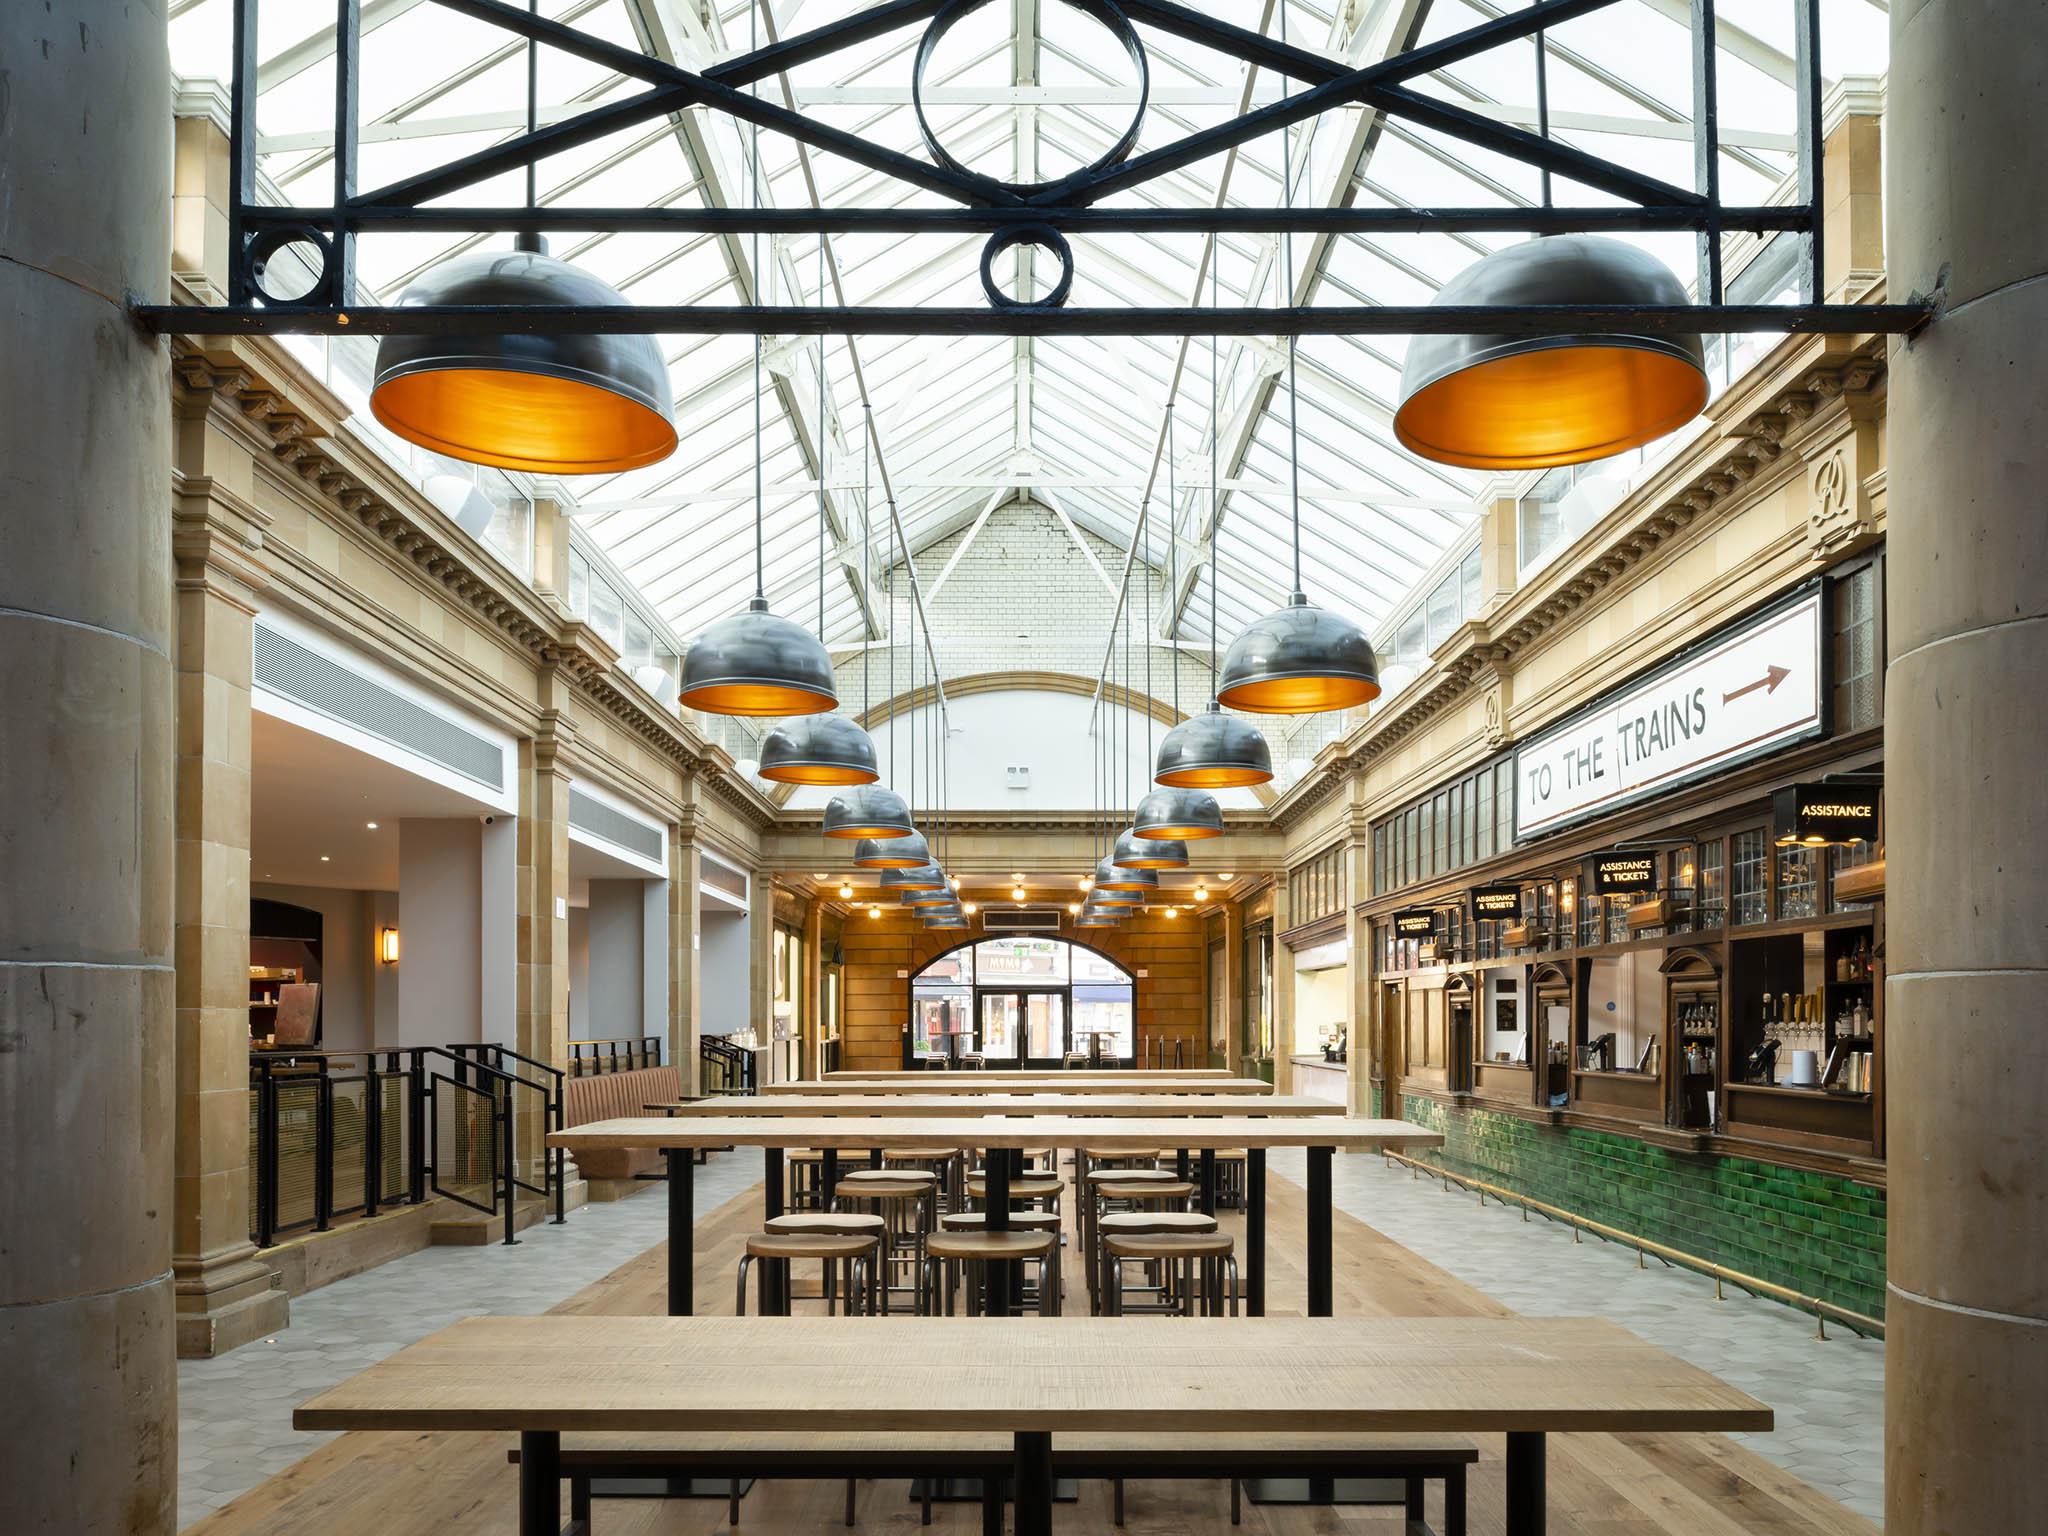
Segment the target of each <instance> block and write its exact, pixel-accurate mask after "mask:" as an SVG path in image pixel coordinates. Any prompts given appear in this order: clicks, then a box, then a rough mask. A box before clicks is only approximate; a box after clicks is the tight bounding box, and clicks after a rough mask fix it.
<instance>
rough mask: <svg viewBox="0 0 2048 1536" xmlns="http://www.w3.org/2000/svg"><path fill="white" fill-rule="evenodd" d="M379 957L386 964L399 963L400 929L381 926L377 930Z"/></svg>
mask: <svg viewBox="0 0 2048 1536" xmlns="http://www.w3.org/2000/svg"><path fill="white" fill-rule="evenodd" d="M377 959H378V960H379V961H380V962H381V963H383V964H385V965H396V964H398V930H397V929H396V928H379V929H378V930H377Z"/></svg>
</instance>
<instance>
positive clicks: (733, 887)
mask: <svg viewBox="0 0 2048 1536" xmlns="http://www.w3.org/2000/svg"><path fill="white" fill-rule="evenodd" d="M697 878H698V880H699V881H700V882H701V883H703V884H705V885H708V886H710V887H711V889H713V890H714V891H723V892H725V893H726V895H728V896H737V897H738V898H739V899H740V900H741V901H745V900H746V899H747V877H746V876H745V875H743V874H741V873H740V872H739V871H738V870H736V869H728V868H727V867H726V866H725V865H723V864H720V863H718V862H717V861H716V860H715V859H706V860H705V861H704V863H703V865H702V867H701V869H700V870H699V872H698V875H697Z"/></svg>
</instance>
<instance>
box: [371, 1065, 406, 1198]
mask: <svg viewBox="0 0 2048 1536" xmlns="http://www.w3.org/2000/svg"><path fill="white" fill-rule="evenodd" d="M405 1082H406V1080H405V1074H404V1073H402V1072H397V1073H386V1074H384V1075H382V1076H380V1077H378V1078H377V1080H376V1085H377V1094H378V1097H379V1101H380V1107H381V1109H382V1110H383V1116H384V1118H383V1122H382V1124H381V1125H380V1126H379V1127H378V1141H379V1147H378V1156H379V1157H381V1158H382V1159H383V1173H382V1179H381V1182H382V1184H383V1187H384V1198H385V1200H386V1201H391V1200H395V1199H399V1198H401V1197H403V1196H404V1195H405V1194H406V1193H407V1189H406V1150H407V1142H408V1140H409V1139H410V1137H411V1135H412V1127H411V1122H410V1119H409V1117H408V1116H407V1115H406V1112H405V1110H406V1104H405Z"/></svg>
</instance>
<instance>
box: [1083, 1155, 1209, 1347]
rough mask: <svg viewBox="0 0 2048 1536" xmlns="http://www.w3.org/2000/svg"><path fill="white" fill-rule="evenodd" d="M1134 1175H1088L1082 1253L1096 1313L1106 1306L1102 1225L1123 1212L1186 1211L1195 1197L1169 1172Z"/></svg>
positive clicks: (1105, 1171) (1106, 1172)
mask: <svg viewBox="0 0 2048 1536" xmlns="http://www.w3.org/2000/svg"><path fill="white" fill-rule="evenodd" d="M1133 1172H1135V1173H1138V1174H1140V1175H1142V1176H1141V1177H1134V1178H1120V1177H1118V1176H1117V1172H1116V1170H1114V1169H1108V1168H1098V1169H1095V1170H1093V1171H1092V1172H1091V1173H1090V1174H1089V1186H1088V1203H1087V1204H1086V1205H1085V1206H1084V1207H1083V1208H1082V1221H1083V1225H1084V1227H1085V1229H1086V1236H1085V1237H1084V1239H1083V1241H1082V1245H1081V1251H1082V1253H1083V1254H1084V1255H1085V1259H1084V1263H1085V1264H1086V1267H1087V1272H1088V1297H1089V1302H1090V1305H1092V1306H1093V1307H1094V1308H1095V1310H1096V1311H1097V1312H1098V1313H1100V1312H1101V1311H1102V1310H1103V1308H1104V1306H1105V1305H1106V1304H1105V1302H1104V1300H1103V1295H1102V1287H1101V1284H1100V1279H1099V1277H1100V1274H1101V1270H1102V1235H1103V1222H1104V1221H1106V1220H1107V1219H1108V1218H1109V1217H1110V1216H1111V1215H1113V1214H1115V1213H1117V1212H1122V1211H1134V1210H1143V1211H1148V1212H1160V1211H1166V1212H1173V1211H1186V1210H1187V1209H1188V1207H1189V1205H1190V1204H1191V1203H1192V1202H1193V1200H1194V1196H1195V1186H1194V1185H1193V1184H1192V1183H1191V1182H1189V1181H1188V1180H1186V1179H1177V1178H1175V1177H1174V1176H1173V1174H1172V1172H1171V1171H1170V1170H1168V1169H1160V1170H1157V1171H1156V1172H1155V1171H1152V1170H1145V1169H1139V1170H1133ZM1212 1225H1213V1223H1212Z"/></svg>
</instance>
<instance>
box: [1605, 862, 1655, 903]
mask: <svg viewBox="0 0 2048 1536" xmlns="http://www.w3.org/2000/svg"><path fill="white" fill-rule="evenodd" d="M1592 870H1593V890H1594V891H1595V892H1596V893H1597V894H1599V895H1601V896H1619V895H1623V894H1625V893H1628V892H1632V891H1647V890H1649V889H1650V888H1651V887H1652V886H1654V885H1655V884H1656V883H1657V856H1656V855H1655V854H1654V853H1603V854H1598V855H1596V856H1595V857H1594V859H1593V861H1592Z"/></svg>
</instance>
